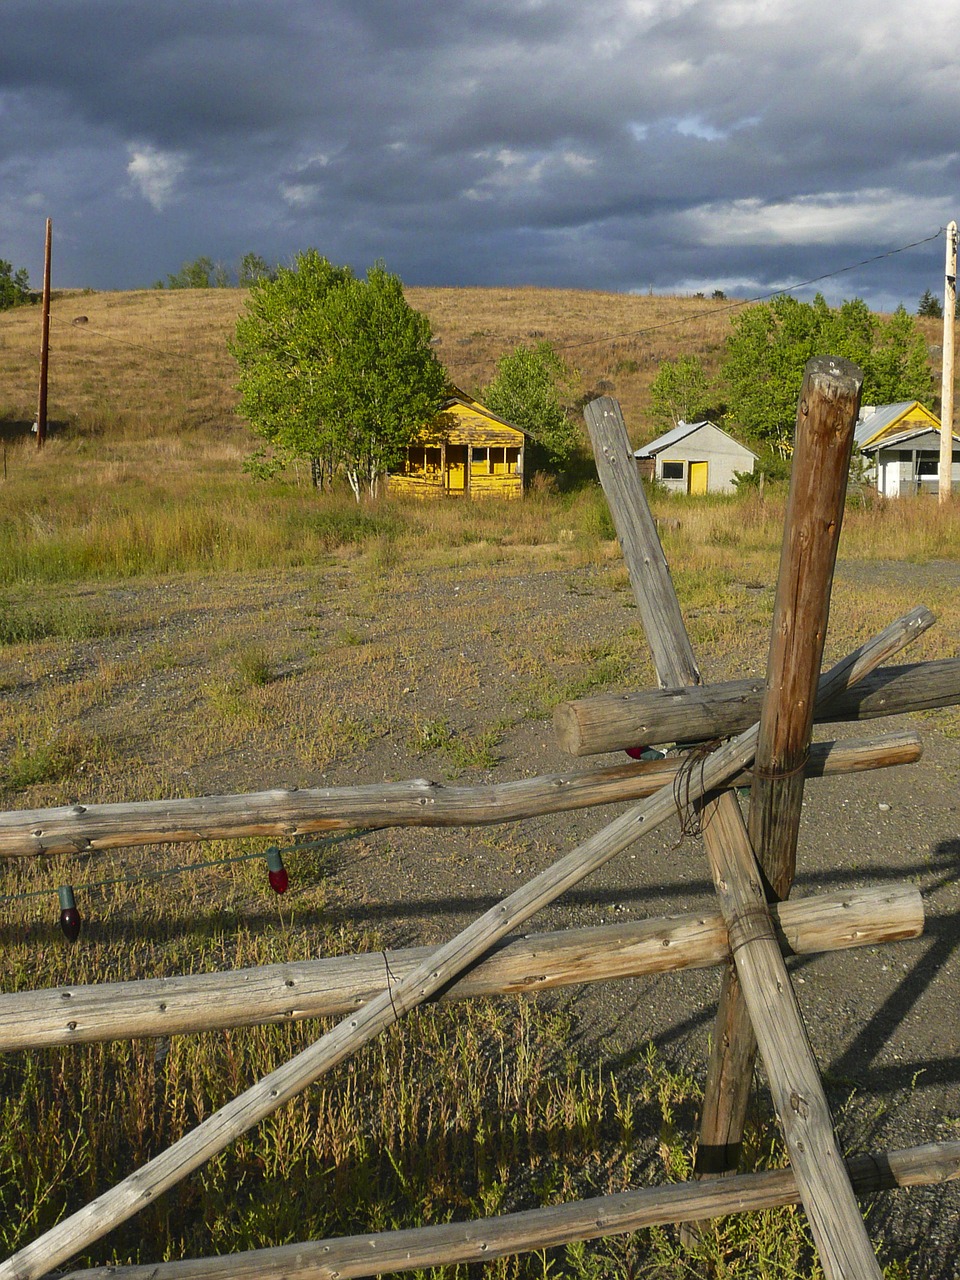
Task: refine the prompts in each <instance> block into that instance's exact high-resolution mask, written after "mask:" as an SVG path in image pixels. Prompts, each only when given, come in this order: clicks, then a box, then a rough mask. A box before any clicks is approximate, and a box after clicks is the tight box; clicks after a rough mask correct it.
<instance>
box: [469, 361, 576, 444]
mask: <svg viewBox="0 0 960 1280" xmlns="http://www.w3.org/2000/svg"><path fill="white" fill-rule="evenodd" d="M575 381H576V374H575V373H574V371H573V370H571V369H570V368H569V367H568V365H567V364H566V363H565V361H564V360H563V359H562V357H561V356H560V355H559V353H558V352H557V351H555V350H554V349H553V347H552V346H551V345H550V343H549V342H543V341H541V342H538V343H537V344H536V346H533V347H527V346H524V345H522V344H521V345H520V346H518V347H517V348H516V349H515V350H514V351H512V352H510V353H509V354H508V355H505V356H501V357H500V359H499V360H498V361H497V368H496V373H495V376H494V378H493V381H492V382H490V383H489V384H488V385H487V386H486V387H485V388H484V390H483V393H482V398H483V402H484V404H485V405H486V406H487V407H488V408H489V409H492V410H493V412H494V413H496V414H498V415H499V416H500V417H501V418H504V419H505V420H506V421H507V422H510V423H512V424H513V425H514V426H515V427H520V428H521V429H522V430H523V431H527V432H529V433H530V435H531V436H532V437H533V439H534V441H535V442H536V444H537V445H539V446H540V448H541V449H542V451H543V454H544V461H545V463H546V465H547V466H548V467H550V468H551V469H554V470H558V469H561V468H563V467H565V466H566V465H567V464H568V463H569V462H570V460H571V459H572V458H573V455H574V454H575V453H576V450H577V446H578V444H579V438H578V433H577V430H576V427H575V425H574V423H573V421H572V419H571V417H570V415H569V414H568V413H567V411H566V409H565V407H564V404H563V392H564V391H568V390H570V389H571V388H572V387H573V385H574V383H575Z"/></svg>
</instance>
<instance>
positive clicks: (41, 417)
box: [37, 218, 53, 449]
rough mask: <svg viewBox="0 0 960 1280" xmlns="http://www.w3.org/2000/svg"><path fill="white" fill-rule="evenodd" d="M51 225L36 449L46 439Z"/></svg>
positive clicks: (46, 258)
mask: <svg viewBox="0 0 960 1280" xmlns="http://www.w3.org/2000/svg"><path fill="white" fill-rule="evenodd" d="M52 244H53V224H52V223H51V221H50V219H49V218H48V219H47V242H46V246H45V248H44V254H43V310H42V319H41V322H40V395H39V399H38V402H37V448H38V449H42V448H43V442H44V440H46V438H47V365H48V363H49V360H50V249H51V246H52Z"/></svg>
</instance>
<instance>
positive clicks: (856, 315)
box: [721, 294, 933, 456]
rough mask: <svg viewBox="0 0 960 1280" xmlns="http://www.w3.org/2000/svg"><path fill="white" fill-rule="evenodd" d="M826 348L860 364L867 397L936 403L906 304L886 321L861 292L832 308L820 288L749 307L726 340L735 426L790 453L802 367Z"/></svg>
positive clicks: (725, 377) (726, 378)
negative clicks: (807, 295)
mask: <svg viewBox="0 0 960 1280" xmlns="http://www.w3.org/2000/svg"><path fill="white" fill-rule="evenodd" d="M822 355H833V356H843V357H845V358H846V359H848V360H852V361H854V363H855V364H857V365H859V366H860V368H861V370H862V371H863V400H864V402H865V403H868V404H890V403H894V402H896V401H898V400H919V401H920V402H921V403H923V404H926V405H928V406H929V405H930V404H931V403H932V395H933V379H932V376H931V372H930V367H929V364H928V363H927V355H926V343H925V341H924V338H923V334H922V333H921V332H920V329H919V328H918V326H917V324H916V322H915V321H914V319H913V318H912V317H910V316H909V315H908V314H907V312H906V310H905V309H904V308H903V307H899V308H898V309H897V311H896V312H894V314H893V315H892V316H891V317H889V319H886V320H885V319H883V318H882V317H880V316H876V315H874V314H873V313H872V312H871V311H870V310H869V308H868V307H867V305H866V303H864V302H863V301H862V299H860V298H853V299H851V300H849V301H847V302H844V303H843V304H842V305H841V306H840V307H838V308H831V307H829V306H828V305H827V303H826V302H825V300H824V299H823V297H822V296H821V295H820V294H818V295H817V296H816V298H815V299H814V300H813V302H812V303H811V302H799V301H797V299H796V298H791V297H789V296H785V295H784V296H780V297H778V298H774V299H773V300H772V301H771V302H767V303H760V304H758V305H757V306H754V307H750V308H749V309H748V310H746V311H744V312H743V313H742V314H741V315H740V317H739V318H738V319H737V321H736V323H735V324H734V326H733V330H732V332H731V334H730V337H729V338H728V339H727V345H726V354H725V357H724V361H723V364H722V367H721V378H722V382H723V385H724V388H725V391H726V399H727V404H728V407H729V416H730V419H731V423H732V425H734V426H735V427H736V428H737V429H739V430H740V431H741V432H743V433H744V434H745V435H746V436H747V437H748V438H750V439H751V440H753V441H755V442H757V443H758V444H761V445H767V446H769V447H770V448H772V449H774V450H776V451H777V452H778V453H780V454H781V455H783V456H786V455H787V454H789V453H790V451H791V449H792V441H793V430H794V426H795V424H796V411H797V398H798V396H799V394H800V386H801V383H802V381H803V369H804V366H805V364H806V363H807V361H808V360H809V359H811V357H813V356H822Z"/></svg>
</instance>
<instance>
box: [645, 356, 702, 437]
mask: <svg viewBox="0 0 960 1280" xmlns="http://www.w3.org/2000/svg"><path fill="white" fill-rule="evenodd" d="M709 399H710V388H709V385H708V383H707V375H706V373H705V372H704V369H703V365H702V364H701V362H700V359H699V358H698V357H697V356H680V358H679V359H677V360H664V361H663V363H662V364H661V365H660V368H659V369H658V370H657V376H656V377H655V378H654V380H653V382H652V383H651V384H650V404H651V408H652V409H653V414H654V417H655V418H656V419H657V421H658V422H660V423H662V424H663V425H665V426H666V425H668V424H669V425H670V426H673V427H677V426H679V425H680V423H681V422H697V421H698V420H699V419H700V418H701V417H703V416H704V414H706V413H707V412H708V404H709Z"/></svg>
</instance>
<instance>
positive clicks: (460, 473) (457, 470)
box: [447, 444, 467, 493]
mask: <svg viewBox="0 0 960 1280" xmlns="http://www.w3.org/2000/svg"><path fill="white" fill-rule="evenodd" d="M466 487H467V446H466V445H463V444H448V445H447V490H448V492H450V493H463V491H464V490H465V489H466Z"/></svg>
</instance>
